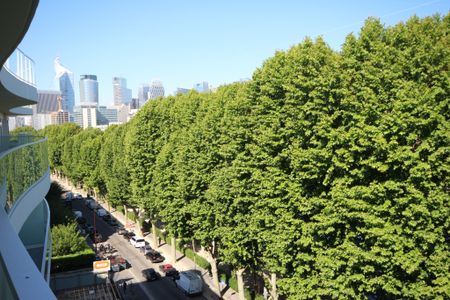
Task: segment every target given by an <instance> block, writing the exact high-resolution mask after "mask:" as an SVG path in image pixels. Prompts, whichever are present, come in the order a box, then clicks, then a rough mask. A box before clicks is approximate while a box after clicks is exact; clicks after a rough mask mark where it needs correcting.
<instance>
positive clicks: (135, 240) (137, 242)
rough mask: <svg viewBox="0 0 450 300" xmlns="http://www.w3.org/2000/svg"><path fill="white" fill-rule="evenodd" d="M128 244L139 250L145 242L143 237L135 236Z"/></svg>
mask: <svg viewBox="0 0 450 300" xmlns="http://www.w3.org/2000/svg"><path fill="white" fill-rule="evenodd" d="M130 244H131V245H133V246H134V247H135V248H141V247H144V246H145V240H144V238H143V237H141V236H136V235H135V236H133V237H132V238H131V239H130Z"/></svg>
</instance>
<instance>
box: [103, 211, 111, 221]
mask: <svg viewBox="0 0 450 300" xmlns="http://www.w3.org/2000/svg"><path fill="white" fill-rule="evenodd" d="M102 219H103V221H105V222H108V220H111V215H110V214H108V213H107V214H106V215H104V216H103V217H102Z"/></svg>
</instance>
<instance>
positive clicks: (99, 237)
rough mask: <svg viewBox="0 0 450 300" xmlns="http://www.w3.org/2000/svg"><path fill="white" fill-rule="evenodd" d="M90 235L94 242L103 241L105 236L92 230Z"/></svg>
mask: <svg viewBox="0 0 450 300" xmlns="http://www.w3.org/2000/svg"><path fill="white" fill-rule="evenodd" d="M89 237H90V238H91V240H92V242H93V243H101V242H103V236H102V235H101V234H100V233H98V232H95V231H94V232H92V233H91V234H90V235H89Z"/></svg>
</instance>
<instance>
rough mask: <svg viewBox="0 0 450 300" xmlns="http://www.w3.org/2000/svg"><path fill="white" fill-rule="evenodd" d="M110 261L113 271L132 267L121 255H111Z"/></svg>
mask: <svg viewBox="0 0 450 300" xmlns="http://www.w3.org/2000/svg"><path fill="white" fill-rule="evenodd" d="M109 261H110V263H111V270H112V271H113V272H119V271H120V270H125V269H128V268H130V267H131V264H130V263H129V262H128V261H127V260H126V259H125V258H123V257H121V256H115V257H111V258H110V259H109Z"/></svg>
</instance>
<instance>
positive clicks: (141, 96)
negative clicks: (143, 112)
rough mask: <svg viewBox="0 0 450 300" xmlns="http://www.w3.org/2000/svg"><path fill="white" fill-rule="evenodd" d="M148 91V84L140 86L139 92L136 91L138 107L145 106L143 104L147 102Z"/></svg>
mask: <svg viewBox="0 0 450 300" xmlns="http://www.w3.org/2000/svg"><path fill="white" fill-rule="evenodd" d="M149 91H150V84H148V83H143V84H141V86H140V87H139V91H138V101H139V103H138V106H139V107H141V106H142V105H144V104H145V102H147V100H148V92H149Z"/></svg>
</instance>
